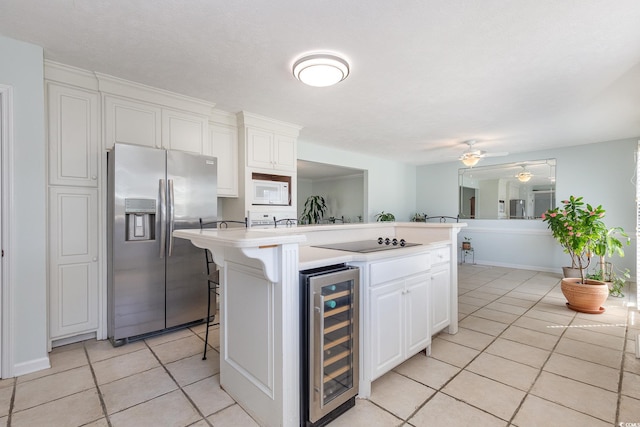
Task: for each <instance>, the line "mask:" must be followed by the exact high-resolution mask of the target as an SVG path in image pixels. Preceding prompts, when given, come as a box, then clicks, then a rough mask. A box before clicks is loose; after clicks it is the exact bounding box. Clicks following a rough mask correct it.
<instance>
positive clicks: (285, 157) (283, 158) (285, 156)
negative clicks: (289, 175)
mask: <svg viewBox="0 0 640 427" xmlns="http://www.w3.org/2000/svg"><path fill="white" fill-rule="evenodd" d="M273 158H274V162H275V163H274V168H275V169H279V170H285V171H295V170H296V166H297V161H298V155H297V153H296V139H295V138H291V137H289V136H284V135H277V134H276V135H275V144H274V153H273Z"/></svg>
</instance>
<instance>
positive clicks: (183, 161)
mask: <svg viewBox="0 0 640 427" xmlns="http://www.w3.org/2000/svg"><path fill="white" fill-rule="evenodd" d="M107 163H108V196H107V198H108V200H107V202H108V230H107V236H108V239H107V251H108V254H109V258H108V272H107V281H108V286H107V289H108V310H109V313H108V335H109V338H110V339H111V340H112V341H113V343H114V345H115V344H122V343H124V342H126V341H127V339H128V338H131V337H136V336H139V335H144V334H147V333H150V332H155V331H161V330H163V329H167V328H172V327H175V326H179V325H184V324H188V323H191V322H195V321H198V320H202V319H204V318H205V317H206V314H207V298H206V295H207V292H208V288H207V276H206V263H205V255H204V250H203V249H199V248H196V247H195V246H193V245H192V244H191V242H190V241H188V240H185V239H174V238H173V236H172V231H173V230H177V229H185V228H187V229H188V228H194V229H198V228H199V227H200V225H199V218H207V219H215V218H216V216H217V190H216V184H217V178H216V170H217V161H216V159H215V158H213V157H206V156H198V155H194V154H188V153H184V152H178V151H170V150H169V151H167V150H159V149H153V148H147V147H139V146H134V145H127V144H116V145H115V147H114V149H113V150H111V151H110V152H109V154H108V160H107Z"/></svg>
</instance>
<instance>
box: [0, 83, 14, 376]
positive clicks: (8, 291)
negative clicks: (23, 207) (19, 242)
mask: <svg viewBox="0 0 640 427" xmlns="http://www.w3.org/2000/svg"><path fill="white" fill-rule="evenodd" d="M13 145H14V139H13V87H12V86H8V85H3V84H0V164H1V165H2V173H1V174H0V244H1V246H2V256H1V262H0V334H1V336H0V378H11V377H13V348H14V336H13V330H14V328H13V292H12V289H13V284H14V280H13V271H14V268H13V264H14V261H15V260H14V257H13V256H12V255H13V254H12V249H13V248H14V247H15V244H14V239H15V233H12V230H13V229H14V226H15V224H14V223H13V221H14V218H15V215H14V212H13Z"/></svg>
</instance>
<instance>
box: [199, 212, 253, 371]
mask: <svg viewBox="0 0 640 427" xmlns="http://www.w3.org/2000/svg"><path fill="white" fill-rule="evenodd" d="M199 221H200V230H204V229H205V228H228V227H229V224H242V225H244V228H247V224H248V220H247V218H246V217H245V219H244V221H228V220H214V221H204V220H203V219H202V218H200V220H199ZM204 257H205V261H206V265H207V290H208V292H207V318H206V319H207V320H206V322H207V330H206V332H205V334H204V354H203V355H202V360H207V346H208V343H209V326H211V325H213V322H214V320H215V318H216V314H215V310H214V313H213V315H212V314H211V299H212V298H211V296H212V295H213V304H214V305H216V304H217V301H218V289H219V287H220V272H219V271H218V268H217V267H216V264H215V262H213V254H212V253H211V251H209V249H205V250H204Z"/></svg>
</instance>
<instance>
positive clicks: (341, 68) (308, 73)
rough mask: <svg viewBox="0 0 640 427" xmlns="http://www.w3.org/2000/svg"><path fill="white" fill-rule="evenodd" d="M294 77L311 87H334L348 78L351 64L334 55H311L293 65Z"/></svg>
mask: <svg viewBox="0 0 640 427" xmlns="http://www.w3.org/2000/svg"><path fill="white" fill-rule="evenodd" d="M293 75H294V76H295V77H296V78H297V79H298V80H300V81H301V82H302V83H304V84H307V85H309V86H315V87H326V86H332V85H334V84H336V83H340V82H341V81H342V80H344V79H346V78H347V76H348V75H349V63H348V62H347V61H346V60H345V59H343V58H341V57H339V56H337V55H334V54H327V53H316V54H311V55H307V56H304V57H302V58H300V59H298V60H297V61H296V62H295V63H294V64H293Z"/></svg>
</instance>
